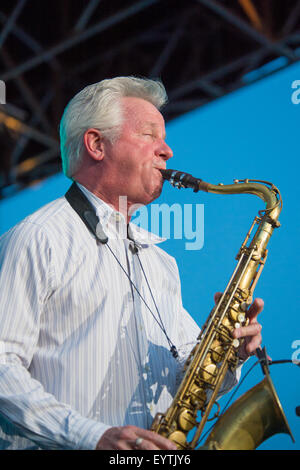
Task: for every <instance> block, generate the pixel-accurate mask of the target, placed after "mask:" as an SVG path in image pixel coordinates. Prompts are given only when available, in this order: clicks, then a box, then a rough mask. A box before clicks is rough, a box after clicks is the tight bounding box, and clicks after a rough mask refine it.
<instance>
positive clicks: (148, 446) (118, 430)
mask: <svg viewBox="0 0 300 470" xmlns="http://www.w3.org/2000/svg"><path fill="white" fill-rule="evenodd" d="M138 438H141V439H142V441H141V443H140V444H139V445H136V440H137V439H138ZM133 449H134V450H177V447H176V445H175V444H174V443H173V442H172V441H170V440H168V439H166V438H165V437H163V436H160V435H159V434H156V433H155V432H153V431H147V430H145V429H141V428H138V427H136V426H120V427H112V428H109V429H108V430H107V431H105V433H104V434H103V435H102V437H101V439H100V440H99V442H98V444H97V447H96V450H133Z"/></svg>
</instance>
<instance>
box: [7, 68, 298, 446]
mask: <svg viewBox="0 0 300 470" xmlns="http://www.w3.org/2000/svg"><path fill="white" fill-rule="evenodd" d="M297 79H300V65H299V64H296V65H293V66H291V67H289V68H287V69H284V70H282V71H279V72H277V73H274V74H273V75H271V76H269V77H267V78H265V79H263V80H261V81H258V82H256V83H253V84H250V85H248V86H247V87H245V88H242V89H240V90H239V91H236V92H234V93H231V94H229V95H227V96H225V97H223V98H221V99H218V100H216V101H214V102H212V103H211V104H209V105H206V106H204V107H202V108H200V109H198V110H196V111H194V112H191V113H188V114H186V115H183V116H181V117H179V118H177V119H175V120H173V121H172V122H170V123H169V124H168V125H167V141H168V144H169V145H170V146H171V147H172V149H173V151H174V158H173V159H172V160H171V161H169V163H168V167H169V168H175V169H178V170H183V171H186V172H189V173H192V174H193V175H194V176H197V177H199V178H202V179H204V180H206V181H209V182H211V183H214V184H217V183H220V182H221V183H224V184H229V183H232V181H233V179H235V178H239V179H242V178H251V179H252V178H253V179H262V180H267V181H271V182H273V183H274V184H275V185H276V186H278V187H279V189H280V191H281V193H282V198H283V211H282V213H281V217H280V222H281V228H280V229H277V230H275V231H274V234H273V236H272V238H271V241H270V243H269V258H268V260H267V263H266V266H265V269H264V271H263V273H262V276H261V278H260V281H259V283H258V286H257V288H256V291H255V294H256V296H257V297H262V298H263V299H264V301H265V309H264V312H263V313H262V314H261V315H260V322H261V323H262V325H263V345H265V346H266V348H267V351H268V354H269V355H270V356H271V357H272V359H273V360H277V359H292V358H295V359H300V328H299V320H298V315H299V305H300V303H299V292H298V290H297V289H298V287H297V286H298V283H299V261H300V259H299V247H298V242H299V207H300V205H299V190H298V171H299V167H300V165H299V124H300V104H299V105H298V104H297V101H298V100H297V99H294V100H292V94H293V92H295V90H294V89H293V88H292V83H293V82H294V81H295V80H297ZM294 97H295V95H294ZM293 101H294V103H293ZM69 185H70V181H69V180H67V179H66V178H65V177H64V176H63V175H62V174H60V175H58V176H55V177H53V178H49V179H48V180H47V181H44V182H43V183H41V184H39V185H37V186H35V187H33V188H31V189H28V190H25V191H22V192H21V193H19V194H18V195H16V196H13V197H10V198H8V199H6V200H4V201H2V202H1V204H0V221H1V228H0V233H3V232H5V231H6V230H7V229H8V228H9V227H11V226H12V225H14V224H15V223H17V222H18V221H19V220H21V219H22V218H23V217H24V216H26V215H27V214H29V213H31V212H33V211H34V210H35V209H37V208H38V207H40V206H41V205H43V204H45V203H47V202H48V201H51V200H52V199H54V198H56V197H58V196H60V195H62V194H63V193H64V192H65V191H66V189H67V188H68V187H69ZM156 202H158V203H160V204H162V203H168V204H175V203H176V204H180V205H181V207H182V211H183V212H182V213H183V216H184V217H185V216H187V212H185V208H186V207H187V206H185V205H190V204H193V207H195V206H196V204H203V206H201V207H202V208H204V225H202V229H203V230H204V232H203V233H204V244H203V247H202V248H201V249H198V250H188V249H187V245H186V242H188V240H185V239H175V238H174V236H172V232H171V237H170V239H169V240H167V241H165V242H164V244H163V245H161V247H162V248H164V249H165V250H166V251H168V252H169V253H170V254H172V255H173V256H175V257H176V259H177V261H178V265H179V270H180V274H181V280H182V295H183V302H184V306H185V307H186V309H187V310H188V311H189V312H190V313H191V315H192V316H193V317H194V318H195V319H196V321H197V322H198V323H199V324H200V325H201V324H203V322H204V320H205V319H206V317H207V315H208V313H209V311H210V310H211V308H212V306H213V294H214V292H216V291H222V290H223V289H224V288H225V286H226V284H227V282H228V280H229V277H230V275H231V272H232V270H233V268H234V266H235V262H236V261H235V255H236V254H237V252H238V249H239V247H240V245H241V243H242V241H243V239H244V236H245V235H246V232H247V230H248V228H249V227H250V223H251V222H252V220H253V218H254V216H255V215H256V214H257V211H258V210H259V209H262V208H263V203H262V201H260V200H259V199H258V198H256V197H254V196H248V195H240V196H239V195H235V196H219V195H211V194H205V193H197V194H196V193H193V191H192V190H181V191H178V190H176V189H174V188H172V187H171V186H170V185H168V184H165V186H164V190H163V193H162V195H161V196H160V198H159V199H158V201H156ZM193 217H194V219H195V212H194V213H193ZM194 219H193V223H196V221H195V220H194ZM194 229H195V226H194ZM254 362H255V359H254V358H251V359H250V360H249V361H248V362H247V363H246V365H245V366H244V368H243V375H245V373H246V372H247V370H248V369H249V368H250V367H251V365H252V364H254ZM271 376H272V379H273V382H274V384H275V386H276V389H277V392H278V395H279V397H280V400H281V403H282V405H283V408H284V410H285V413H286V416H287V419H288V421H289V424H290V426H291V428H292V431H293V434H294V437H295V439H296V443H295V444H293V443H292V441H291V439H290V438H289V436H287V435H283V434H277V435H276V436H273V437H272V438H270V439H269V440H267V441H266V442H265V443H264V444H262V445H261V446H260V449H294V450H296V449H297V450H298V449H300V418H299V417H296V414H295V407H296V406H298V405H300V369H299V367H296V366H295V365H293V364H287V365H274V366H272V367H271ZM261 379H262V372H261V369H260V368H259V366H257V367H256V368H254V370H253V371H252V372H251V373H250V374H249V376H247V378H246V380H245V381H244V382H243V383H242V385H241V387H240V389H239V391H238V394H237V395H236V396H235V398H236V397H237V396H239V395H240V394H241V393H243V392H244V391H245V390H248V389H249V388H250V387H252V386H253V385H255V384H256V383H257V382H258V381H260V380H261Z"/></svg>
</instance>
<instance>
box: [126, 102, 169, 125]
mask: <svg viewBox="0 0 300 470" xmlns="http://www.w3.org/2000/svg"><path fill="white" fill-rule="evenodd" d="M121 106H122V109H123V112H124V116H125V122H127V123H130V124H131V125H135V126H141V125H150V126H153V127H159V128H161V129H163V130H164V129H165V121H164V118H163V116H162V114H161V113H160V112H159V111H158V109H157V108H156V107H155V106H154V105H153V104H152V103H150V102H149V101H146V100H143V99H141V98H135V97H129V96H128V97H125V98H122V99H121Z"/></svg>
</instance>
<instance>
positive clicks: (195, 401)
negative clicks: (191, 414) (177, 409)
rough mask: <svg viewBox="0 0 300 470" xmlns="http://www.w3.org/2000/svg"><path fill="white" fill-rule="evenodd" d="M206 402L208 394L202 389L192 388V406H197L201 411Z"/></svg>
mask: <svg viewBox="0 0 300 470" xmlns="http://www.w3.org/2000/svg"><path fill="white" fill-rule="evenodd" d="M205 401H206V393H205V391H204V390H203V389H202V388H199V387H196V388H192V391H191V397H190V402H191V404H192V406H195V407H196V408H197V409H198V410H200V409H201V408H202V407H203V405H204V404H205Z"/></svg>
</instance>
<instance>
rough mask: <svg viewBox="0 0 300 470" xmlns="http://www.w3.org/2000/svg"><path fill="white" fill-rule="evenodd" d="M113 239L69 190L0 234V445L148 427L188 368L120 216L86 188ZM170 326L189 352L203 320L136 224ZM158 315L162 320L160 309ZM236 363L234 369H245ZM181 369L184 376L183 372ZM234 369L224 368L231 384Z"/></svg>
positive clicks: (79, 441) (88, 443)
mask: <svg viewBox="0 0 300 470" xmlns="http://www.w3.org/2000/svg"><path fill="white" fill-rule="evenodd" d="M81 189H82V190H83V191H84V192H85V194H86V195H87V196H88V198H89V199H90V201H91V202H92V204H93V205H94V206H95V208H96V210H97V213H98V215H99V218H100V220H101V223H102V226H103V228H104V230H105V231H106V233H107V234H108V235H109V241H108V244H109V246H110V248H111V249H112V251H113V252H114V254H115V255H116V257H117V258H118V260H119V261H120V263H121V265H122V266H123V267H124V268H125V270H126V272H127V273H128V274H129V275H130V278H131V279H132V281H133V283H134V284H135V286H136V287H137V289H138V290H139V292H140V293H141V295H142V297H143V299H144V300H145V302H146V303H147V305H148V306H149V307H150V309H151V311H152V313H151V312H150V311H149V309H148V308H147V307H146V305H145V303H144V301H143V300H142V299H141V297H140V296H139V295H138V294H137V292H136V290H135V289H134V288H133V287H132V285H131V283H130V282H129V279H128V277H127V276H126V275H125V274H124V272H123V271H122V269H121V268H120V266H119V265H118V263H117V261H116V260H115V259H114V257H113V255H112V254H111V252H110V251H109V249H108V246H107V245H103V244H101V243H99V242H98V241H97V240H96V239H95V237H94V236H93V235H92V234H91V233H90V232H89V231H88V229H87V228H86V226H85V225H84V223H83V222H82V221H81V219H80V218H79V216H78V215H77V214H76V212H75V211H74V210H73V209H72V208H71V206H70V205H69V203H68V202H67V200H66V199H65V197H61V198H59V199H57V200H55V201H53V202H51V203H50V204H48V205H46V206H44V207H43V208H42V209H40V210H38V211H37V212H35V213H34V214H32V215H31V216H29V217H27V218H26V219H24V220H23V221H22V222H21V223H19V224H18V225H16V226H15V227H14V228H12V229H11V230H10V231H9V232H7V233H6V234H4V235H3V236H2V237H1V238H0V449H37V448H41V449H45V448H46V449H94V448H95V447H96V444H97V442H98V441H99V439H100V437H101V435H102V434H103V432H104V431H106V430H107V429H108V428H109V427H111V426H121V425H126V424H134V425H136V426H139V427H142V428H150V426H151V423H152V421H153V417H154V416H155V413H156V412H158V411H160V412H164V411H166V409H167V408H168V406H169V405H170V403H171V399H172V396H174V393H175V391H176V386H177V385H178V384H176V376H178V373H179V372H180V370H181V367H180V365H179V362H177V361H176V360H175V359H174V358H173V356H172V355H171V353H170V350H169V348H170V346H169V344H168V342H167V339H166V336H165V334H164V333H163V331H162V329H161V328H160V327H159V325H158V323H157V320H158V314H157V311H156V308H155V305H154V302H153V298H152V296H151V292H150V290H149V287H148V285H147V281H146V279H145V276H144V275H143V273H142V271H141V265H140V263H139V260H138V258H137V254H136V253H134V252H133V251H132V250H131V249H130V246H132V241H130V240H129V239H127V238H125V237H122V233H124V232H122V230H121V231H119V230H116V227H118V224H123V225H124V227H126V224H125V220H124V218H123V216H121V215H120V214H119V213H117V212H116V211H114V210H113V209H112V208H110V207H109V206H108V205H107V204H105V203H104V202H102V201H101V200H100V199H98V198H97V197H96V196H95V195H93V194H92V193H90V192H88V191H87V190H86V189H85V188H83V187H82V186H81ZM130 229H131V238H133V239H134V240H135V242H136V244H137V246H138V248H139V251H138V256H139V259H140V261H141V263H142V266H143V269H144V272H145V274H146V278H147V280H148V282H149V285H150V286H151V291H152V294H153V297H154V300H155V302H156V304H157V307H158V310H159V312H160V314H161V316H162V318H163V326H164V327H165V330H166V332H167V334H168V336H169V337H170V339H171V341H172V342H173V343H174V344H175V345H176V347H177V349H178V350H179V353H180V358H181V362H183V361H184V360H185V358H186V356H187V354H188V353H189V351H190V350H191V348H192V346H193V343H194V342H195V339H196V337H197V336H198V334H199V329H198V327H197V325H196V324H195V322H194V321H193V319H192V318H191V317H190V315H189V314H188V313H187V312H186V311H185V309H184V308H183V306H182V300H181V289H180V280H179V275H178V269H177V265H176V262H175V260H174V259H173V258H172V257H171V256H169V255H168V254H167V253H165V252H164V251H163V250H161V249H160V248H159V247H158V246H157V243H158V242H160V241H162V240H161V239H160V238H159V237H155V236H154V235H153V234H152V235H151V236H150V235H149V234H148V232H146V231H143V230H142V229H139V228H138V227H137V226H134V224H132V223H131V224H130ZM153 315H154V316H155V318H154V317H153ZM239 374H240V370H238V372H237V375H238V376H239ZM177 379H178V377H177ZM236 381H237V379H236V376H233V375H230V374H228V375H227V380H226V383H225V384H224V387H223V388H225V389H229V388H231V387H232V386H233V385H234V384H235V383H236Z"/></svg>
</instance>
